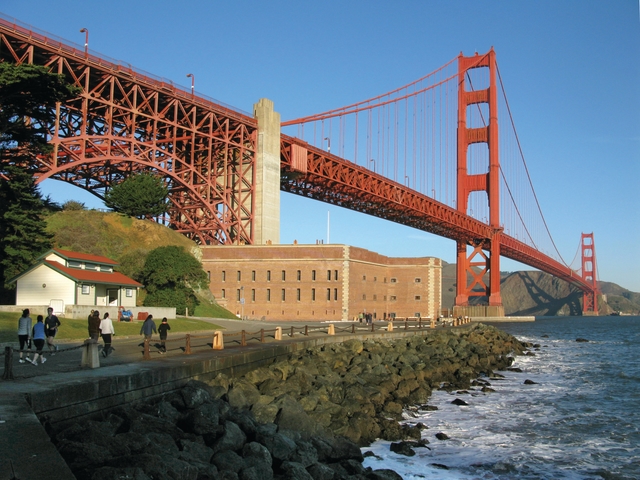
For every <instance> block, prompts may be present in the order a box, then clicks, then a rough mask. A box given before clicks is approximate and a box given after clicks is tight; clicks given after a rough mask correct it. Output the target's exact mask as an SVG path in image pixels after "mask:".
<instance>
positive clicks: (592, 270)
mask: <svg viewBox="0 0 640 480" xmlns="http://www.w3.org/2000/svg"><path fill="white" fill-rule="evenodd" d="M580 243H581V250H582V279H583V280H584V281H585V282H586V283H588V284H590V285H591V286H592V287H593V289H592V290H591V291H586V290H584V291H583V294H582V314H583V315H598V280H597V278H596V246H595V243H594V240H593V233H583V234H582V237H581V239H580Z"/></svg>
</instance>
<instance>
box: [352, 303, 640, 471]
mask: <svg viewBox="0 0 640 480" xmlns="http://www.w3.org/2000/svg"><path fill="white" fill-rule="evenodd" d="M495 326H496V327H498V328H500V329H502V330H504V331H506V332H509V333H511V334H513V335H514V336H516V337H517V338H518V339H520V340H524V341H528V342H532V343H539V344H540V345H541V347H540V348H539V349H538V350H534V353H535V356H518V357H516V361H515V363H514V365H513V367H519V368H520V369H522V373H517V372H511V371H506V372H500V373H501V374H503V375H504V376H505V378H504V379H503V380H494V379H491V380H489V382H490V383H491V388H493V389H495V390H496V391H495V392H491V393H481V392H480V388H479V387H477V388H475V389H473V390H469V392H470V393H469V394H460V393H451V394H450V393H447V392H442V391H434V392H433V395H432V396H431V399H430V401H429V405H434V406H436V407H438V410H434V411H420V410H418V411H412V410H410V409H408V410H406V411H405V418H406V420H405V421H406V422H410V423H417V422H422V423H423V424H425V425H426V426H427V427H428V429H427V430H423V434H422V438H424V439H426V440H428V441H429V445H428V447H430V449H426V448H416V449H415V451H416V455H415V456H412V457H407V456H403V455H398V454H395V453H393V452H391V451H390V450H389V444H390V443H391V442H386V441H378V442H376V443H374V444H373V445H371V446H370V447H367V448H363V452H366V451H367V450H371V451H372V452H374V453H375V454H376V456H377V457H368V458H367V459H365V466H370V467H373V468H374V469H377V468H391V469H393V470H395V471H396V472H398V473H399V474H400V475H402V477H403V478H404V479H406V480H412V479H422V478H428V479H443V480H449V479H483V480H503V479H568V480H577V479H607V480H623V479H624V480H630V479H640V317H627V316H621V317H556V318H542V319H537V320H536V321H535V322H528V323H500V324H495ZM577 338H584V339H588V340H589V341H588V342H584V343H581V342H576V339H577ZM527 379H528V380H532V381H534V382H536V383H535V384H533V385H525V384H524V381H525V380H527ZM456 398H460V399H462V400H464V401H465V402H467V403H468V406H457V405H453V404H451V402H452V401H453V400H454V399H456ZM439 432H442V433H445V434H446V435H448V436H449V439H448V440H438V439H436V437H435V435H436V433H439Z"/></svg>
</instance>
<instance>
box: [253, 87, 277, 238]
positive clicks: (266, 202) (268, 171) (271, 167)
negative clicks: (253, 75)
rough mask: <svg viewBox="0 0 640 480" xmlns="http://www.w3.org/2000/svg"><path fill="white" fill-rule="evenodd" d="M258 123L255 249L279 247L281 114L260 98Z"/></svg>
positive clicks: (255, 184)
mask: <svg viewBox="0 0 640 480" xmlns="http://www.w3.org/2000/svg"><path fill="white" fill-rule="evenodd" d="M253 113H254V116H255V118H256V119H257V121H258V142H257V148H256V157H255V159H256V162H255V181H254V192H255V205H254V209H253V212H254V236H253V244H254V245H267V244H276V245H277V244H279V243H280V114H279V113H277V112H275V111H274V109H273V102H272V101H271V100H269V99H266V98H261V99H260V100H259V101H258V103H256V104H255V105H254V106H253Z"/></svg>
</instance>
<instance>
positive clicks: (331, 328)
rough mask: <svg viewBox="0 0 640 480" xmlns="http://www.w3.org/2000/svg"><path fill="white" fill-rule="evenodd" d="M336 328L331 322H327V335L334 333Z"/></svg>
mask: <svg viewBox="0 0 640 480" xmlns="http://www.w3.org/2000/svg"><path fill="white" fill-rule="evenodd" d="M335 334H336V328H335V327H334V326H333V323H330V324H329V329H328V330H327V335H335Z"/></svg>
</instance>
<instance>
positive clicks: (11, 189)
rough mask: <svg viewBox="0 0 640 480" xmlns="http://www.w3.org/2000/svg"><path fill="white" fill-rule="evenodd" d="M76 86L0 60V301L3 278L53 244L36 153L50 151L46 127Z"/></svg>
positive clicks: (5, 292)
mask: <svg viewBox="0 0 640 480" xmlns="http://www.w3.org/2000/svg"><path fill="white" fill-rule="evenodd" d="M78 91H79V90H78V89H77V88H75V87H72V86H70V85H68V84H67V83H66V82H65V79H64V77H63V76H61V75H56V74H52V73H49V71H48V70H47V69H46V68H44V67H40V66H36V65H28V64H22V65H15V64H12V63H9V62H1V63H0V280H2V284H1V285H0V286H1V287H2V301H10V300H11V298H9V297H10V295H11V293H12V292H11V289H10V286H9V285H7V280H9V279H10V278H12V277H14V276H15V275H17V274H19V273H20V272H22V271H24V270H26V269H27V268H28V267H30V266H31V265H32V264H33V262H34V261H35V259H36V258H37V257H38V256H40V255H41V254H42V253H44V252H45V251H46V250H48V249H49V248H51V236H50V235H49V234H48V233H47V231H46V223H45V222H44V220H43V215H44V214H45V213H46V211H47V210H51V209H54V208H56V207H57V206H56V205H55V204H54V203H53V202H52V201H51V200H50V199H49V198H48V197H47V198H46V199H43V198H42V196H41V194H40V191H39V190H38V188H37V187H36V185H35V180H34V178H33V173H34V158H35V157H36V155H41V154H46V153H49V152H50V151H51V147H50V146H49V145H48V144H47V141H48V137H47V132H48V127H49V126H50V125H51V124H53V119H54V118H55V106H56V103H57V102H62V101H66V100H68V99H71V98H73V97H75V96H76V95H77V93H78Z"/></svg>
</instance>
